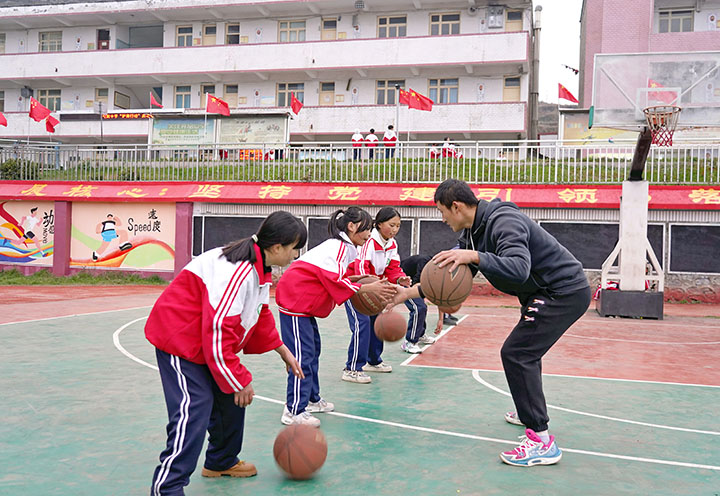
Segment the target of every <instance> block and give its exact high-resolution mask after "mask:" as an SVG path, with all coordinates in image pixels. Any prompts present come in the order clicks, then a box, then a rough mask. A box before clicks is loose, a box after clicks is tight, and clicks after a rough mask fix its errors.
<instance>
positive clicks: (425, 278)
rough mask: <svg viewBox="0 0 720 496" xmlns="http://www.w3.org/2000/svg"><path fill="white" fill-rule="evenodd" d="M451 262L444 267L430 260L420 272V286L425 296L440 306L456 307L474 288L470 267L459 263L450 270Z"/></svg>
mask: <svg viewBox="0 0 720 496" xmlns="http://www.w3.org/2000/svg"><path fill="white" fill-rule="evenodd" d="M450 266H451V264H450V263H448V264H446V265H444V266H443V267H438V265H437V264H436V263H435V262H433V261H430V262H428V263H427V264H425V267H424V268H423V271H422V273H421V274H420V287H421V288H422V290H423V293H424V294H425V298H427V299H428V300H430V301H431V302H433V303H434V304H435V305H437V306H439V307H445V308H446V307H455V306H458V305H460V304H461V303H462V302H464V301H465V300H466V299H467V297H468V296H469V295H470V291H471V290H472V280H473V275H472V272H471V271H470V268H469V267H468V266H467V265H465V264H462V265H458V266H457V267H455V270H453V271H452V272H450V271H449V270H448V268H449V267H450Z"/></svg>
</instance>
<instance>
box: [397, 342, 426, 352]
mask: <svg viewBox="0 0 720 496" xmlns="http://www.w3.org/2000/svg"><path fill="white" fill-rule="evenodd" d="M400 349H401V350H403V351H404V352H405V353H422V351H423V350H422V348H420V347H419V346H418V345H417V343H411V342H410V341H408V340H405V341H403V342H402V344H401V345H400Z"/></svg>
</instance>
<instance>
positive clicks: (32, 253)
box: [0, 201, 55, 266]
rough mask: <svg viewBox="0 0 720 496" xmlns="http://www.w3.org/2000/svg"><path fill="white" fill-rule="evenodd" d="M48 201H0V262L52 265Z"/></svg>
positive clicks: (51, 204) (51, 219) (52, 229)
mask: <svg viewBox="0 0 720 496" xmlns="http://www.w3.org/2000/svg"><path fill="white" fill-rule="evenodd" d="M53 208H55V203H54V202H52V201H39V202H27V201H4V202H0V262H14V263H22V264H30V265H47V266H52V256H53V243H54V237H55V236H54V234H55V215H54V213H53Z"/></svg>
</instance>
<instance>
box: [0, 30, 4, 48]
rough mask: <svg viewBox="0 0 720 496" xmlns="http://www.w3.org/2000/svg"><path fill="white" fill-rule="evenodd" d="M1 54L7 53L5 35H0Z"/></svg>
mask: <svg viewBox="0 0 720 496" xmlns="http://www.w3.org/2000/svg"><path fill="white" fill-rule="evenodd" d="M0 53H5V33H0Z"/></svg>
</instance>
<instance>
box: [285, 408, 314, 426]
mask: <svg viewBox="0 0 720 496" xmlns="http://www.w3.org/2000/svg"><path fill="white" fill-rule="evenodd" d="M280 422H282V423H283V424H285V425H292V424H303V425H309V426H310V427H320V419H318V418H315V417H313V416H312V414H311V413H310V412H308V411H307V410H305V411H304V412H302V413H298V414H297V415H293V414H292V413H290V410H288V407H287V405H285V408H284V410H283V414H282V417H280Z"/></svg>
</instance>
